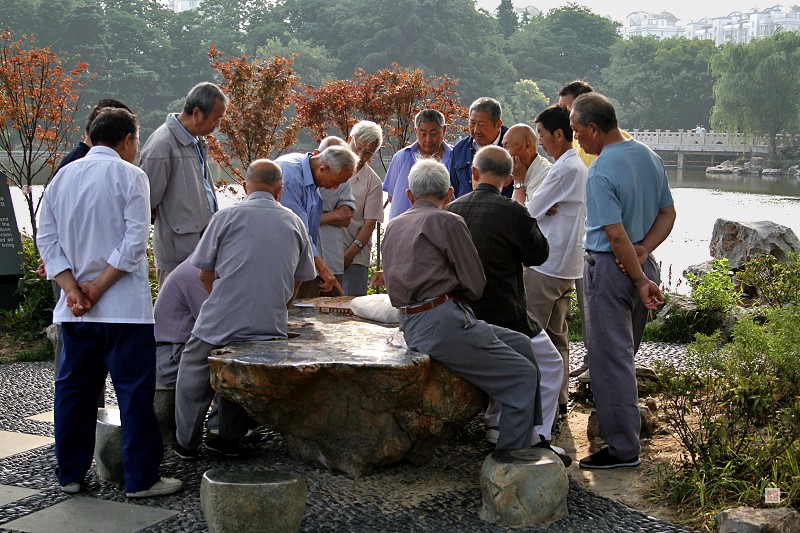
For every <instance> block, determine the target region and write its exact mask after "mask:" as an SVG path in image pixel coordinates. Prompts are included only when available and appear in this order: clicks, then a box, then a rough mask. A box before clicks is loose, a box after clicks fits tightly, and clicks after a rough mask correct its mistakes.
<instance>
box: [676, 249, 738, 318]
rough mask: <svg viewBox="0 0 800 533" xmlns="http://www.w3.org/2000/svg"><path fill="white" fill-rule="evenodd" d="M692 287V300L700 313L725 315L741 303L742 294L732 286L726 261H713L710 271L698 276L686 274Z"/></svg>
mask: <svg viewBox="0 0 800 533" xmlns="http://www.w3.org/2000/svg"><path fill="white" fill-rule="evenodd" d="M686 279H687V280H688V281H689V285H691V287H692V300H694V302H695V303H696V304H697V307H698V308H699V309H700V310H701V311H720V312H722V313H726V312H728V311H730V310H731V308H732V307H734V306H736V305H739V304H741V303H742V292H741V290H739V289H738V288H736V287H735V286H734V283H733V272H732V271H731V269H730V263H729V262H728V260H727V259H725V258H723V259H715V260H714V262H713V265H712V268H711V271H710V272H708V273H706V274H704V275H702V276H698V275H697V274H692V273H689V274H686Z"/></svg>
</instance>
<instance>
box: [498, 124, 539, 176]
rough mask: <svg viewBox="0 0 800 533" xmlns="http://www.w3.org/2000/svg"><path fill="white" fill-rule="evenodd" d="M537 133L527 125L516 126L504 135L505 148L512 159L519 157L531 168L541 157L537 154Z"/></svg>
mask: <svg viewBox="0 0 800 533" xmlns="http://www.w3.org/2000/svg"><path fill="white" fill-rule="evenodd" d="M536 140H537V138H536V132H535V131H533V128H531V127H530V126H528V125H527V124H514V125H513V126H511V127H510V128H508V131H507V132H506V134H505V135H503V148H505V149H506V150H508V153H509V154H510V155H511V157H519V158H520V159H521V160H522V162H523V163H525V165H527V166H530V164H531V163H532V162H533V160H534V159H536V157H537V156H538V155H539V154H538V153H537V152H536Z"/></svg>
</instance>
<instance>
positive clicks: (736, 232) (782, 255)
mask: <svg viewBox="0 0 800 533" xmlns="http://www.w3.org/2000/svg"><path fill="white" fill-rule="evenodd" d="M709 250H710V252H711V256H712V257H713V258H715V259H722V258H723V257H727V258H728V261H729V262H730V265H731V268H739V267H740V266H741V265H742V263H744V262H745V261H748V260H750V259H752V258H754V257H758V256H760V255H767V254H769V255H773V256H775V258H776V259H777V260H778V261H779V262H782V261H786V260H787V259H788V257H789V252H800V240H798V238H797V235H795V233H794V231H792V230H791V228H787V227H786V226H781V225H780V224H776V223H774V222H770V221H767V220H762V221H759V222H737V221H734V220H726V219H724V218H719V219H717V221H716V222H715V223H714V231H713V233H712V235H711V244H710V245H709Z"/></svg>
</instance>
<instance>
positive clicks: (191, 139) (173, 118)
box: [167, 113, 200, 144]
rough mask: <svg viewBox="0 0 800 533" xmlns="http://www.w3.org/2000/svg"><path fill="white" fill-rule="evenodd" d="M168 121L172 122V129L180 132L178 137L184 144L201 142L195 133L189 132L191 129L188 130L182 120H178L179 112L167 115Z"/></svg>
mask: <svg viewBox="0 0 800 533" xmlns="http://www.w3.org/2000/svg"><path fill="white" fill-rule="evenodd" d="M167 122H169V123H170V124H171V126H172V130H173V131H174V132H177V133H178V134H179V135H176V137H177V138H178V140H179V141H181V142H182V143H183V144H190V143H191V144H197V143H198V142H200V140H199V139H198V138H197V137H195V136H194V135H192V134H191V133H189V130H187V129H186V127H185V126H184V125H183V124H181V121H180V120H178V114H177V113H172V114H170V115H168V116H167Z"/></svg>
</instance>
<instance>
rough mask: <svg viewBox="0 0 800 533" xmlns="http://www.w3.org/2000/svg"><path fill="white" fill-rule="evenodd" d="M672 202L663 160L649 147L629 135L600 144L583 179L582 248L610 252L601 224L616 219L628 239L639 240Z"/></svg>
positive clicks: (604, 224)
mask: <svg viewBox="0 0 800 533" xmlns="http://www.w3.org/2000/svg"><path fill="white" fill-rule="evenodd" d="M672 203H673V202H672V193H671V192H670V190H669V182H668V181H667V172H666V170H665V169H664V163H663V162H662V161H661V158H660V157H658V156H657V155H656V154H655V153H654V152H653V151H652V150H650V148H648V147H647V146H646V145H644V144H642V143H640V142H638V141H635V140H633V139H631V140H627V141H623V142H620V143H616V144H610V145H607V146H604V147H603V150H602V151H601V152H600V156H599V157H598V158H597V159H595V160H594V162H593V163H592V165H591V166H590V167H589V173H588V177H587V180H586V240H585V248H586V249H587V250H591V251H594V252H610V251H611V244H610V243H609V241H608V237H607V236H606V233H605V230H604V229H603V228H604V227H605V226H610V225H612V224H618V223H620V222H622V224H623V226H624V227H625V232H626V233H627V234H628V238H630V240H631V242H632V243H634V244H636V243H638V242H641V240H642V239H644V236H645V235H647V232H648V231H650V228H651V227H652V226H653V222H655V219H656V216H657V215H658V211H659V210H660V209H663V208H664V207H667V206H670V205H672Z"/></svg>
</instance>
